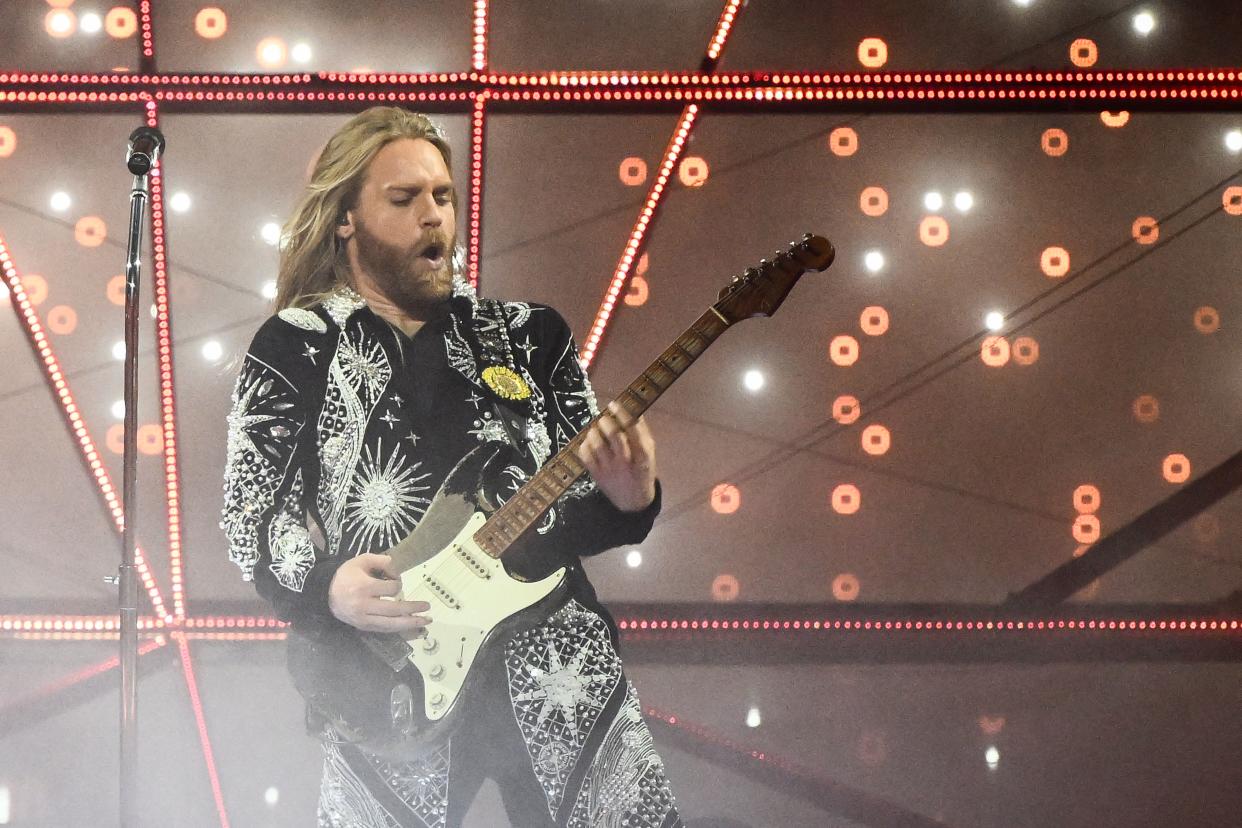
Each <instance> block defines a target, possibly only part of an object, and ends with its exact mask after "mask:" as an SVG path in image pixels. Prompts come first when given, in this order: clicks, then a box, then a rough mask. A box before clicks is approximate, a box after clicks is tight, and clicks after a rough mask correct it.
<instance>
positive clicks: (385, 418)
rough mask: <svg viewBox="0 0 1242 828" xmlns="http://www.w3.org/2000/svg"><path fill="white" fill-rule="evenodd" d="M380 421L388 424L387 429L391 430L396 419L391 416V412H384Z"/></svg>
mask: <svg viewBox="0 0 1242 828" xmlns="http://www.w3.org/2000/svg"><path fill="white" fill-rule="evenodd" d="M380 419H381V420H383V421H384V422H386V423H388V427H389V428H390V429H391V428H392V424H393V423H395V422H397V418H396V417H394V416H392V412H391V411H385V412H384V416H383V417H380Z"/></svg>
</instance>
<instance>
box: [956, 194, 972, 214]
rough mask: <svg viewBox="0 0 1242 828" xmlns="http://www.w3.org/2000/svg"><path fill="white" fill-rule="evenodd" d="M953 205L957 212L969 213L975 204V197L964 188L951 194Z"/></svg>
mask: <svg viewBox="0 0 1242 828" xmlns="http://www.w3.org/2000/svg"><path fill="white" fill-rule="evenodd" d="M953 206H954V207H956V208H957V211H958V212H959V213H969V212H970V208H971V207H974V206H975V197H974V196H972V195H971V194H970V193H969V192H967V191H966V190H962V191H961V192H959V193H957V194H956V195H955V196H953Z"/></svg>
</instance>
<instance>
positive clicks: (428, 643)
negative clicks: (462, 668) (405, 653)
mask: <svg viewBox="0 0 1242 828" xmlns="http://www.w3.org/2000/svg"><path fill="white" fill-rule="evenodd" d="M438 649H440V642H439V641H436V640H435V639H434V638H432V637H431V636H427V637H426V638H424V639H423V652H424V653H434V652H435V651H436V650H438Z"/></svg>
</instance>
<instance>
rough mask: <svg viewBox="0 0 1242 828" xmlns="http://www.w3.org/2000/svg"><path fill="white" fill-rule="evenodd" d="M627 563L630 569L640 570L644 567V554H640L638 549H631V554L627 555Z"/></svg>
mask: <svg viewBox="0 0 1242 828" xmlns="http://www.w3.org/2000/svg"><path fill="white" fill-rule="evenodd" d="M625 563H626V564H627V565H628V566H629V567H630V569H638V568H639V567H640V566H642V565H643V553H642V552H639V551H638V550H637V549H631V550H630V551H629V552H626V553H625Z"/></svg>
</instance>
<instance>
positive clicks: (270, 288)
mask: <svg viewBox="0 0 1242 828" xmlns="http://www.w3.org/2000/svg"><path fill="white" fill-rule="evenodd" d="M263 298H264V299H275V298H276V280H275V279H270V280H268V281H266V282H264V283H263Z"/></svg>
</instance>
